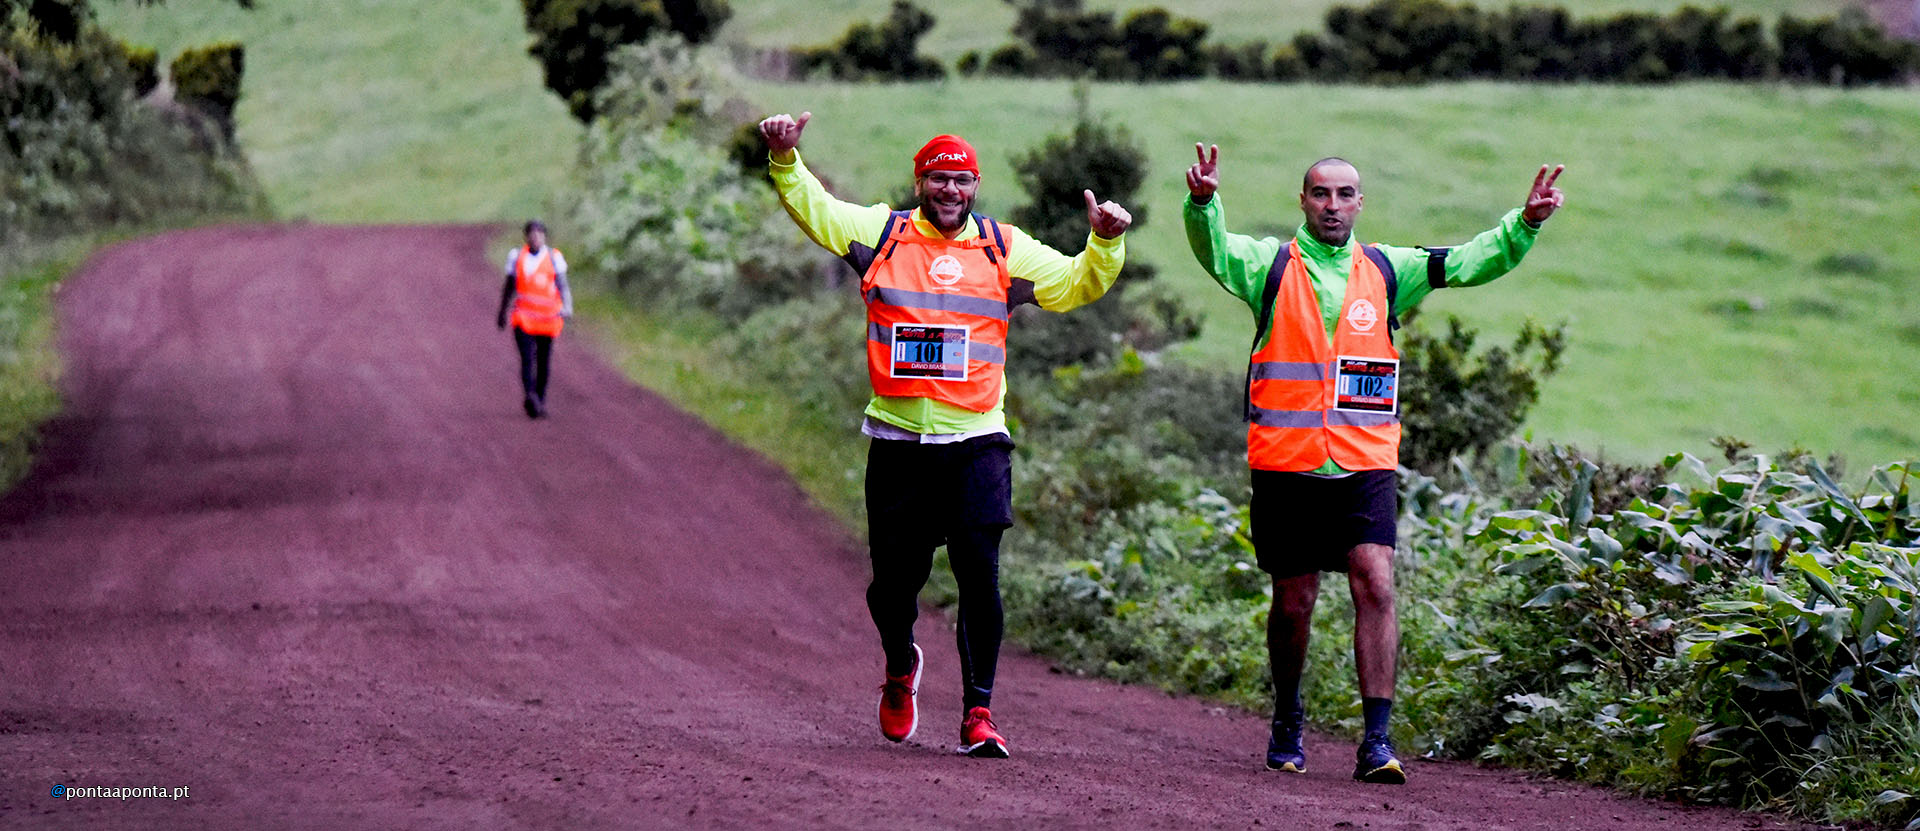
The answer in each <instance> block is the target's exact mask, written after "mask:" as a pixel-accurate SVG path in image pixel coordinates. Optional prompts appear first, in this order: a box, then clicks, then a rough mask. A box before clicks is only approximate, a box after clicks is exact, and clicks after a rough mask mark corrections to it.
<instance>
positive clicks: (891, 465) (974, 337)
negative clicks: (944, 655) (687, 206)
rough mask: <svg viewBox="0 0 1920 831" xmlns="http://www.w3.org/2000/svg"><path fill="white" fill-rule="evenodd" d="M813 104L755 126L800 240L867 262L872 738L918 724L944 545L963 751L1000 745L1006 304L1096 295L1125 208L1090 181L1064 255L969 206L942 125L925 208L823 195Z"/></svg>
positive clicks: (907, 731) (1114, 262)
mask: <svg viewBox="0 0 1920 831" xmlns="http://www.w3.org/2000/svg"><path fill="white" fill-rule="evenodd" d="M810 118H812V113H801V114H800V117H799V118H794V117H793V116H791V115H786V114H784V113H783V114H781V115H776V116H773V117H771V118H768V119H766V120H765V121H762V122H760V135H761V137H762V138H763V139H765V140H766V143H767V149H768V151H769V154H768V155H769V158H770V160H771V172H772V175H773V181H774V186H775V188H776V189H777V190H778V191H779V193H780V203H781V205H783V206H785V207H786V209H787V213H788V214H790V215H791V216H792V217H793V220H794V222H795V223H797V224H798V225H799V226H800V229H801V230H802V231H805V232H806V234H807V236H808V238H810V239H812V240H813V241H814V242H816V243H818V244H819V245H820V246H821V247H822V248H825V249H827V250H828V251H832V252H833V253H834V254H836V255H838V256H840V257H842V258H843V259H845V260H846V261H847V264H848V265H851V266H852V267H853V269H854V271H856V272H858V273H859V274H860V291H861V295H862V297H864V298H865V300H866V303H867V377H868V380H870V381H871V382H872V384H873V400H872V401H871V402H870V403H868V404H867V410H866V420H865V422H864V423H863V424H862V425H861V427H860V432H861V433H863V434H865V435H866V436H868V437H869V438H870V439H871V440H872V443H871V445H870V447H869V449H868V454H867V480H866V493H867V528H868V550H869V553H870V555H871V557H872V560H873V582H872V583H871V584H869V585H868V587H867V610H868V612H869V613H871V614H872V615H873V624H874V626H875V627H876V628H878V629H879V631H880V646H881V649H882V650H883V651H884V653H885V655H886V670H885V673H886V681H885V682H884V683H883V684H881V687H880V733H881V735H883V736H885V737H886V738H887V739H888V740H890V741H896V742H902V741H906V740H907V739H908V738H909V737H911V736H912V735H913V733H914V730H915V729H916V728H917V727H918V726H919V704H918V693H919V687H920V670H921V665H922V659H923V658H924V655H923V654H922V653H921V651H920V647H918V646H916V645H915V644H914V640H913V624H914V620H915V619H916V618H918V617H919V597H920V589H921V588H922V587H923V586H925V585H926V582H927V577H928V575H929V574H930V573H931V572H932V570H933V552H934V549H936V548H938V547H940V546H942V545H944V546H946V547H947V559H948V561H949V562H950V564H951V565H952V567H953V576H954V579H955V581H956V582H958V584H959V589H960V600H959V606H960V609H959V615H958V620H957V621H956V623H957V625H956V627H955V633H954V637H955V641H956V642H957V646H958V648H959V653H960V677H961V683H962V691H961V713H962V718H961V725H960V747H959V752H961V753H965V754H967V755H970V756H980V757H989V758H1005V757H1006V756H1007V741H1006V739H1005V738H1004V737H1003V736H1001V734H1000V732H999V729H998V727H997V726H996V725H995V724H994V720H993V713H992V711H991V709H990V707H991V705H992V698H993V677H994V668H995V665H996V664H997V663H998V661H999V657H1000V638H1001V629H1002V611H1001V605H1000V577H999V575H1000V535H1001V534H1002V532H1004V531H1005V530H1006V529H1007V528H1009V527H1011V526H1012V525H1013V501H1012V490H1013V477H1012V469H1013V468H1012V456H1011V452H1012V450H1013V441H1012V439H1011V438H1010V436H1009V434H1008V433H1007V420H1006V413H1005V410H1004V408H1003V402H1004V401H1005V399H1006V394H1007V390H1006V382H1005V368H1006V342H1007V316H1008V312H1009V311H1010V310H1012V309H1013V308H1015V307H1017V306H1019V305H1020V304H1023V303H1032V304H1034V305H1036V306H1039V307H1040V308H1042V309H1047V310H1049V311H1055V312H1064V311H1067V310H1069V309H1072V308H1075V307H1078V306H1083V305H1085V304H1087V303H1091V302H1093V301H1095V300H1098V299H1099V298H1100V296H1101V295H1103V294H1105V293H1106V292H1107V289H1108V288H1109V287H1111V286H1112V285H1113V281H1114V279H1115V278H1116V277H1118V276H1119V274H1120V266H1121V265H1122V263H1123V262H1124V260H1125V259H1126V245H1125V243H1124V241H1123V238H1122V235H1123V234H1124V233H1125V232H1126V230H1127V226H1128V225H1129V224H1130V223H1131V222H1132V221H1133V217H1132V216H1131V215H1130V214H1128V213H1127V211H1126V209H1125V208H1122V207H1120V206H1119V205H1116V204H1114V203H1112V202H1097V201H1096V200H1095V199H1094V195H1093V192H1092V191H1085V192H1084V195H1085V197H1086V203H1087V224H1088V225H1089V226H1091V233H1090V234H1088V236H1087V246H1086V250H1084V251H1082V252H1081V253H1080V254H1078V255H1077V256H1073V257H1069V256H1067V255H1065V254H1062V253H1060V252H1059V251H1055V250H1054V249H1052V248H1050V247H1048V246H1047V245H1046V244H1044V243H1042V242H1039V241H1038V240H1035V239H1034V238H1033V237H1031V236H1029V235H1027V234H1026V233H1025V232H1023V231H1021V230H1020V229H1018V228H1015V227H1013V226H1011V225H1003V224H1001V223H999V222H996V221H994V220H993V219H992V218H990V217H985V216H981V215H979V214H976V213H974V212H973V199H974V195H975V194H976V193H978V192H979V188H980V164H979V159H978V157H977V156H976V155H975V154H974V150H973V146H972V145H970V144H968V143H967V142H966V141H965V140H963V139H961V138H960V137H958V136H945V135H943V136H935V137H934V138H933V140H931V141H929V142H927V144H926V146H924V147H922V148H920V152H919V153H917V154H915V155H914V158H913V176H914V183H913V193H914V196H916V197H917V198H918V199H919V201H920V206H919V207H918V208H916V209H915V210H912V211H895V210H892V209H890V208H889V207H887V206H886V205H884V204H876V205H866V206H862V205H856V204H853V203H850V202H843V201H840V200H839V199H836V198H834V197H833V195H832V194H830V193H828V192H827V190H826V188H825V187H824V186H822V185H821V184H820V180H819V179H817V178H815V177H814V175H813V174H812V173H811V172H809V171H808V170H807V168H806V166H805V165H804V164H802V163H801V161H800V154H799V152H798V151H797V150H796V148H797V146H798V145H799V143H800V132H801V131H802V130H804V129H805V128H806V126H807V121H808V120H809V119H810Z"/></svg>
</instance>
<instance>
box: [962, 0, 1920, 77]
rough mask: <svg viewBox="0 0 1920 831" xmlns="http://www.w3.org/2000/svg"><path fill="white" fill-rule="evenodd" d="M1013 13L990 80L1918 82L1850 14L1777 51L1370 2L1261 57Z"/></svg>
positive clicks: (1174, 30) (1784, 24) (1696, 37)
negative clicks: (1008, 38)
mask: <svg viewBox="0 0 1920 831" xmlns="http://www.w3.org/2000/svg"><path fill="white" fill-rule="evenodd" d="M1020 6H1021V9H1020V14H1019V19H1018V22H1017V23H1016V24H1015V27H1014V29H1013V35H1014V36H1015V38H1017V39H1018V40H1017V42H1015V43H1009V44H1007V45H1005V46H1002V47H1001V48H1000V49H998V50H996V51H995V52H994V53H992V54H991V55H989V56H988V57H987V58H986V61H985V65H984V68H985V70H986V71H987V72H989V73H990V74H1000V75H1028V76H1038V77H1058V76H1068V77H1072V76H1081V75H1086V74H1088V73H1089V72H1091V73H1093V74H1095V75H1098V76H1100V77H1102V78H1112V79H1121V80H1167V79H1177V78H1189V77H1195V76H1198V75H1201V74H1205V73H1209V72H1210V73H1212V74H1213V75H1215V76H1217V77H1221V78H1228V79H1244V80H1262V79H1264V80H1279V81H1286V80H1296V79H1301V78H1309V77H1310V78H1317V79H1321V80H1326V81H1335V82H1347V83H1351V82H1366V83H1418V82H1422V81H1428V80H1436V79H1459V78H1507V79H1515V80H1541V81H1574V80H1591V81H1613V82H1618V81H1627V82H1634V83H1657V82H1667V81H1674V80H1680V79H1689V78H1730V79H1740V80H1758V79H1766V78H1772V77H1785V78H1790V79H1796V80H1805V81H1812V82H1815V83H1829V84H1835V85H1853V84H1887V83H1901V82H1902V81H1903V80H1905V79H1906V78H1908V77H1910V76H1911V75H1913V74H1914V73H1915V72H1920V46H1916V45H1915V44H1912V43H1908V42H1905V41H1901V40H1899V39H1897V38H1892V37H1889V36H1888V35H1887V34H1886V33H1885V32H1884V31H1883V30H1881V29H1880V28H1879V27H1878V26H1876V25H1874V24H1873V22H1872V21H1871V20H1870V19H1869V18H1868V17H1867V16H1866V14H1865V13H1864V12H1861V11H1860V10H1858V9H1849V10H1846V11H1844V12H1842V13H1841V14H1840V16H1839V17H1837V18H1825V19H1820V20H1802V19H1800V18H1796V17H1794V16H1792V15H1785V16H1782V17H1781V19H1780V23H1779V26H1777V27H1776V30H1777V33H1776V37H1777V40H1776V39H1775V38H1770V37H1769V35H1768V32H1767V27H1766V26H1764V25H1763V24H1762V23H1761V22H1760V20H1759V19H1757V18H1753V17H1744V18H1739V19H1734V18H1732V17H1731V16H1730V14H1729V12H1728V11H1727V9H1725V8H1724V7H1719V8H1713V9H1702V8H1699V7H1696V6H1683V7H1681V8H1679V9H1676V10H1674V11H1673V12H1670V13H1668V14H1665V15H1660V14H1653V13H1648V12H1623V13H1619V14H1615V15H1613V16H1611V17H1605V18H1593V19H1586V20H1574V19H1573V18H1572V16H1571V15H1569V14H1568V12H1567V11H1566V10H1565V9H1563V8H1559V7H1548V6H1536V5H1514V6H1509V7H1507V8H1505V9H1499V10H1492V11H1482V10H1481V9H1479V8H1477V7H1475V6H1471V5H1465V4H1453V3H1448V2H1445V0H1373V2H1371V3H1368V4H1366V5H1360V6H1349V5H1336V6H1333V7H1331V8H1329V9H1328V10H1327V12H1326V16H1325V19H1324V28H1323V30H1322V31H1321V32H1302V33H1300V34H1298V35H1295V36H1294V38H1293V40H1292V41H1291V42H1290V43H1289V44H1287V45H1283V46H1280V47H1278V48H1277V49H1275V50H1274V51H1273V52H1270V53H1268V52H1266V50H1267V46H1266V44H1263V43H1259V42H1252V43H1243V44H1238V45H1221V44H1205V43H1203V40H1204V38H1205V36H1206V31H1207V27H1206V25H1205V24H1204V23H1201V22H1199V21H1197V20H1191V19H1186V18H1178V17H1174V16H1172V15H1171V14H1169V13H1168V12H1167V11H1166V10H1164V9H1161V8H1158V7H1153V8H1146V9H1140V10H1136V11H1133V12H1129V13H1127V15H1126V16H1125V18H1124V19H1123V21H1122V22H1121V23H1120V24H1115V22H1114V16H1113V14H1112V13H1110V12H1090V11H1086V10H1084V9H1083V8H1082V4H1081V3H1080V2H1079V0H1027V1H1026V2H1024V3H1021V4H1020ZM1263 53H1265V54H1263Z"/></svg>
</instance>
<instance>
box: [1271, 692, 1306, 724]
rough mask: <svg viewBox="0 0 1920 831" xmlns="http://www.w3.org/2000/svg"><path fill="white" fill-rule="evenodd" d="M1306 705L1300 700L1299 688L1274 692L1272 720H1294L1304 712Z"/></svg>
mask: <svg viewBox="0 0 1920 831" xmlns="http://www.w3.org/2000/svg"><path fill="white" fill-rule="evenodd" d="M1306 709H1307V707H1306V705H1305V704H1303V703H1301V701H1300V688H1299V687H1294V688H1293V689H1291V690H1286V691H1282V692H1276V694H1275V695H1274V696H1273V720H1274V721H1295V720H1297V719H1299V718H1300V715H1301V714H1302V713H1304V712H1306Z"/></svg>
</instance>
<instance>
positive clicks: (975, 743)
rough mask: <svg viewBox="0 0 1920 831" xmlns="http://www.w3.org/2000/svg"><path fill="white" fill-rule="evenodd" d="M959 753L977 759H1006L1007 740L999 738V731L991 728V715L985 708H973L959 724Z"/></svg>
mask: <svg viewBox="0 0 1920 831" xmlns="http://www.w3.org/2000/svg"><path fill="white" fill-rule="evenodd" d="M958 752H960V753H965V754H967V755H968V756H972V757H975V758H978V759H1005V758H1007V740H1006V739H1003V738H1001V737H1000V731H998V730H995V729H994V728H993V714H992V713H990V712H987V708H985V707H975V708H973V709H971V710H968V711H967V720H966V721H963V722H960V749H959V751H958Z"/></svg>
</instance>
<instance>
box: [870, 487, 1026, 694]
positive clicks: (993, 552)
mask: <svg viewBox="0 0 1920 831" xmlns="http://www.w3.org/2000/svg"><path fill="white" fill-rule="evenodd" d="M1005 530H1006V529H1004V528H1000V527H998V526H981V525H976V526H973V527H970V528H965V529H961V530H960V531H957V532H955V533H954V534H952V535H951V536H950V537H948V539H947V561H948V563H949V564H950V565H951V566H952V567H953V578H954V580H955V581H956V582H958V583H959V584H960V614H959V620H958V621H957V624H958V625H956V626H955V627H954V631H953V639H954V645H955V646H957V647H958V648H959V650H960V681H961V683H962V684H963V685H964V686H963V687H962V691H961V694H960V700H961V705H962V706H963V707H964V708H969V709H970V708H973V707H991V706H993V705H992V701H993V675H994V670H995V668H997V667H998V665H999V663H1000V638H1001V633H1002V632H1003V630H1004V629H1005V612H1004V611H1003V609H1002V607H1001V605H1000V535H1001V533H1002V532H1004V531H1005ZM872 555H873V582H872V583H870V584H868V586H867V611H868V612H869V613H871V614H872V615H873V625H874V626H875V627H876V628H878V629H879V630H880V648H881V649H883V650H885V651H886V654H887V667H888V669H887V671H888V672H889V673H892V674H895V675H898V674H900V673H902V672H905V671H906V669H907V668H908V667H911V666H912V665H913V622H914V620H916V619H917V618H919V616H920V589H921V587H923V586H925V585H926V584H927V577H928V576H929V575H931V574H932V573H933V546H931V545H925V546H897V547H892V548H890V549H889V550H886V551H882V550H880V549H879V548H877V547H876V548H873V549H872Z"/></svg>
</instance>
